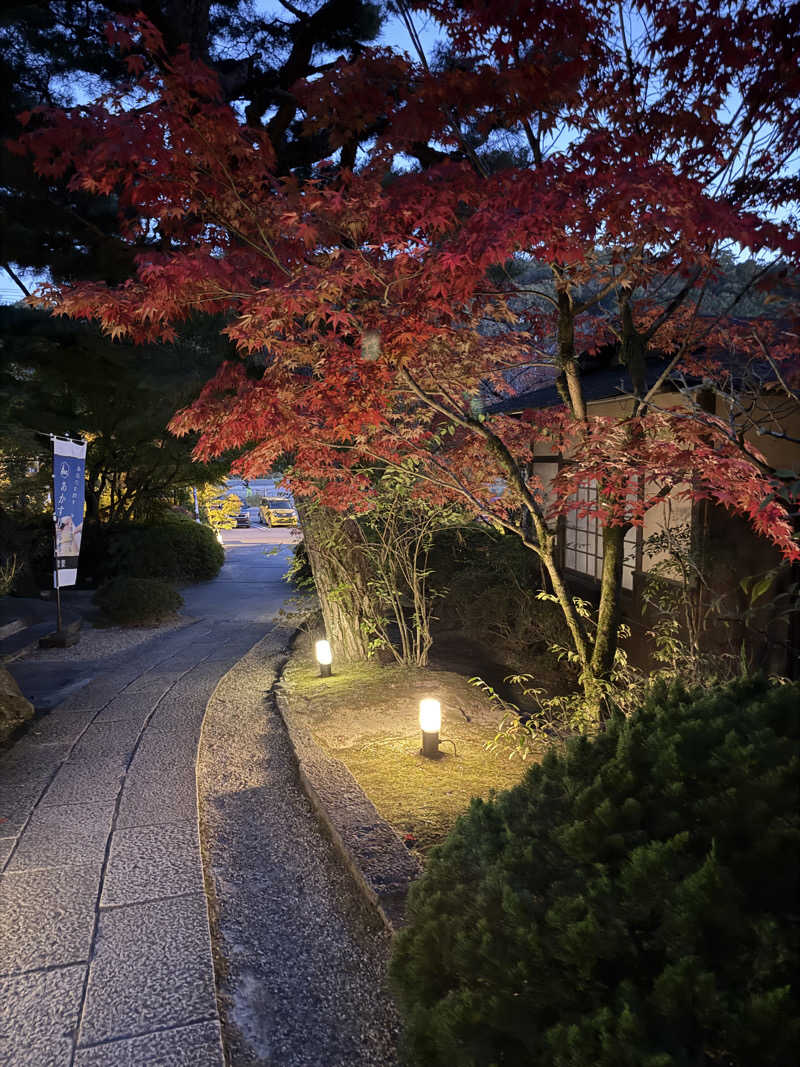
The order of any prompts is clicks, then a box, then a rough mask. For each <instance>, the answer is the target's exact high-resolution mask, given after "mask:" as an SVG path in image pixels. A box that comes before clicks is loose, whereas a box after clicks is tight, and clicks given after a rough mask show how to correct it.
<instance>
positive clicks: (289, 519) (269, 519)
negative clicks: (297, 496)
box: [258, 496, 297, 526]
mask: <svg viewBox="0 0 800 1067" xmlns="http://www.w3.org/2000/svg"><path fill="white" fill-rule="evenodd" d="M258 513H259V515H260V516H261V521H262V522H265V523H266V524H267V526H297V512H296V511H295V509H294V504H293V503H292V502H291V500H289V498H288V497H285V496H265V497H264V499H263V500H262V501H261V507H260V508H259V509H258Z"/></svg>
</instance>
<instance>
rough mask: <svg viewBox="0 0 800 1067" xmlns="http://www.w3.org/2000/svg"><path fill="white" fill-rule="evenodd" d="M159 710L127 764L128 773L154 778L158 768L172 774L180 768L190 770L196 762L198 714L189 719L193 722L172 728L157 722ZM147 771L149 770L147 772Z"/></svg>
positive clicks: (161, 720)
mask: <svg viewBox="0 0 800 1067" xmlns="http://www.w3.org/2000/svg"><path fill="white" fill-rule="evenodd" d="M160 710H161V709H160V708H159V709H158V711H156V714H155V716H154V717H153V719H152V721H151V723H150V725H149V726H148V727H147V729H146V730H145V732H144V734H143V735H142V740H141V742H140V744H139V747H138V748H137V750H136V755H135V756H134V757H133V762H132V763H131V768H130V769H131V772H134V773H140V772H144V773H149V774H150V775H153V774H157V773H159V772H160V770H161V768H167V767H169V768H171V769H172V770H175V769H176V768H180V767H183V766H188V765H191V766H194V763H195V760H196V759H197V744H198V742H199V740H200V730H201V729H202V725H203V717H202V713H198V714H196V715H195V716H193V719H195V720H196V721H187V722H185V723H183V724H180V725H176V724H175V723H174V722H171V721H170V722H167V723H165V721H164V720H163V719H160V718H159V711H160ZM150 768H153V769H152V770H150Z"/></svg>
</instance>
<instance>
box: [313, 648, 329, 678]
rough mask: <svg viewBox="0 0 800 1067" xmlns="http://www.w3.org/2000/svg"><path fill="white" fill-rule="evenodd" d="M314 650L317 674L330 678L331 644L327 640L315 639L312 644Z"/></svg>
mask: <svg viewBox="0 0 800 1067" xmlns="http://www.w3.org/2000/svg"><path fill="white" fill-rule="evenodd" d="M314 652H315V654H316V657H317V663H318V664H319V676H320V678H330V676H331V661H332V659H333V656H332V655H331V646H330V644H329V642H327V641H317V643H316V644H315V645H314Z"/></svg>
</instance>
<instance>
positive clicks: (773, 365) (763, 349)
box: [753, 331, 798, 436]
mask: <svg viewBox="0 0 800 1067" xmlns="http://www.w3.org/2000/svg"><path fill="white" fill-rule="evenodd" d="M753 338H754V340H755V342H756V344H757V345H758V347H759V348H760V349H761V354H762V355H763V356H764V359H765V360H766V361H767V363H769V365H770V367H771V368H772V372H773V374H774V375H775V377H776V378H777V379H778V383H779V384H780V386H781V388H782V389H783V391H784V392H785V393H786V395H787V396H788V397H789V398H790V399H791V400H797V399H798V396H797V393H796V392H795V391H794V389H792V388H791V387H790V386H789V385H787V383H786V381H785V379H784V377H783V375H782V374H781V372H780V368H779V367H778V365H777V364H776V362H775V360H774V359H773V358H772V356H771V355H770V354H769V351H768V349H767V346H766V345H765V344H764V342H763V340H762V339H761V337H760V336H759V334H758V333H756V332H755V331H753ZM782 436H784V435H782Z"/></svg>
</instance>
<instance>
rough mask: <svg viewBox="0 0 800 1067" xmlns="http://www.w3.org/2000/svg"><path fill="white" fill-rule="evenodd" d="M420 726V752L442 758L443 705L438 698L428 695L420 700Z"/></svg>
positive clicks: (434, 757)
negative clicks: (440, 738)
mask: <svg viewBox="0 0 800 1067" xmlns="http://www.w3.org/2000/svg"><path fill="white" fill-rule="evenodd" d="M419 726H420V729H421V730H422V748H421V749H420V752H421V754H422V755H423V756H426V757H427V758H428V759H440V758H441V755H442V753H441V752H440V751H439V731H440V730H441V728H442V705H441V704H440V703H439V701H438V700H433V699H432V698H431V697H426V698H425V699H424V700H420V702H419Z"/></svg>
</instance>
